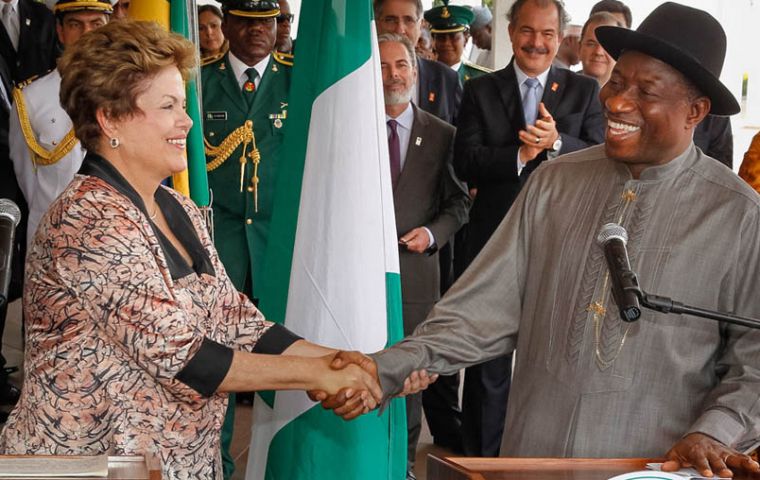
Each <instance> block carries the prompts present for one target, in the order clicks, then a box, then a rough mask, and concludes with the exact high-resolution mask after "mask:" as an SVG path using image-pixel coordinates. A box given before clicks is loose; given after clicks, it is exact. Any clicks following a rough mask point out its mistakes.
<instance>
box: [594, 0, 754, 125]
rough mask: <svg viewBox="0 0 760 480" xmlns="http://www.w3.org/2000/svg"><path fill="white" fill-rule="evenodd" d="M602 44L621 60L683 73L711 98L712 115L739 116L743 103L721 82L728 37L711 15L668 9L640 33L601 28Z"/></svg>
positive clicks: (661, 10)
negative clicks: (649, 61) (637, 55)
mask: <svg viewBox="0 0 760 480" xmlns="http://www.w3.org/2000/svg"><path fill="white" fill-rule="evenodd" d="M595 33H596V38H597V39H598V40H599V43H600V44H601V45H602V47H604V49H605V50H607V53H609V54H610V56H611V57H612V58H614V59H615V60H617V59H618V58H619V57H620V55H621V54H622V53H623V52H625V51H626V50H635V51H638V52H641V53H644V54H646V55H649V56H651V57H654V58H656V59H658V60H660V61H662V62H664V63H667V64H668V65H670V66H671V67H673V68H675V69H676V70H678V71H679V72H681V73H682V74H683V75H684V76H685V77H686V78H687V79H689V80H690V81H691V82H692V83H693V84H694V85H696V86H697V88H699V89H700V90H701V91H702V93H703V94H704V95H706V96H707V97H709V98H710V101H711V104H712V106H711V108H710V113H712V114H715V115H733V114H735V113H738V112H739V110H740V108H739V103H738V102H737V101H736V98H735V97H734V96H733V94H732V93H731V92H730V91H729V90H728V89H727V88H726V86H725V85H723V84H722V83H721V81H720V79H719V78H720V72H721V70H722V69H723V60H724V59H725V57H726V32H724V31H723V27H721V26H720V23H718V21H717V20H716V19H715V18H713V17H712V16H711V15H710V14H709V13H707V12H704V11H702V10H698V9H696V8H692V7H687V6H685V5H679V4H677V3H672V2H668V3H663V4H662V5H660V6H659V7H657V8H656V9H655V10H654V11H653V12H652V13H651V14H649V16H648V17H647V18H645V19H644V21H643V22H642V23H641V25H640V26H639V28H637V29H636V30H628V29H626V28H621V27H599V28H597V29H596V30H595Z"/></svg>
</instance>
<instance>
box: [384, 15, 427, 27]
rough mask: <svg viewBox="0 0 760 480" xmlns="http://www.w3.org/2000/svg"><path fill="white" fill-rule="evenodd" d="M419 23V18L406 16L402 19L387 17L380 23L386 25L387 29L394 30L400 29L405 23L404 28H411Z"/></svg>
mask: <svg viewBox="0 0 760 480" xmlns="http://www.w3.org/2000/svg"><path fill="white" fill-rule="evenodd" d="M417 21H418V19H417V18H414V17H410V16H408V15H405V16H403V17H401V18H399V17H396V16H393V15H389V16H387V17H382V18H381V19H380V22H381V23H383V24H385V26H386V27H387V28H393V29H395V28H396V27H398V25H399V24H400V23H403V24H404V26H406V27H408V28H411V27H413V26H414V25H415V24H416V23H417Z"/></svg>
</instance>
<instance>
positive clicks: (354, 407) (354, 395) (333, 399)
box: [306, 350, 380, 420]
mask: <svg viewBox="0 0 760 480" xmlns="http://www.w3.org/2000/svg"><path fill="white" fill-rule="evenodd" d="M351 364H354V365H358V366H359V367H361V368H362V369H363V370H364V371H365V372H367V373H368V374H369V375H371V376H372V377H373V378H374V379H375V381H376V382H377V383H378V384H379V383H380V379H379V377H378V376H377V365H376V364H375V361H374V360H372V359H371V358H370V357H368V356H366V355H364V354H363V353H361V352H355V351H346V350H341V351H339V352H338V353H336V354H335V356H334V357H333V360H332V362H331V363H330V368H332V369H334V370H340V369H343V368H345V367H346V366H347V365H351ZM306 394H307V395H308V396H309V398H310V399H312V400H313V401H315V402H320V403H322V408H324V409H326V410H333V411H334V412H335V414H336V415H338V416H340V417H342V418H343V420H351V419H354V418H356V417H358V416H359V415H361V414H363V413H366V412H367V409H366V408H365V402H364V399H363V396H362V395H361V394H359V393H358V392H354V391H353V390H351V389H349V388H344V389H342V390H340V391H338V393H336V394H333V395H328V394H327V392H325V391H323V390H310V391H308V392H306ZM373 396H374V395H373ZM375 400H377V401H378V402H379V401H380V398H375Z"/></svg>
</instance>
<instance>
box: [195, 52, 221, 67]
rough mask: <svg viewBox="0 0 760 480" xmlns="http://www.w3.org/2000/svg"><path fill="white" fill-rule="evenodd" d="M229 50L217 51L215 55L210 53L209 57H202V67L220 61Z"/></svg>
mask: <svg viewBox="0 0 760 480" xmlns="http://www.w3.org/2000/svg"><path fill="white" fill-rule="evenodd" d="M226 53H227V52H219V53H215V54H214V55H209V56H207V57H201V67H205V66H206V65H210V64H212V63H215V62H217V61H219V60H220V59H222V58H224V55H225V54H226Z"/></svg>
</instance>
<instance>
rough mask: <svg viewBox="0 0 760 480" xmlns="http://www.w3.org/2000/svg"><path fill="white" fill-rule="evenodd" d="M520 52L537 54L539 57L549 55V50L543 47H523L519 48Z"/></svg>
mask: <svg viewBox="0 0 760 480" xmlns="http://www.w3.org/2000/svg"><path fill="white" fill-rule="evenodd" d="M520 50H522V51H523V52H525V53H538V54H541V55H546V54H547V53H549V49H548V48H545V47H529V46H524V47H521V48H520Z"/></svg>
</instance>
